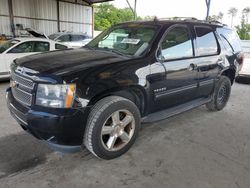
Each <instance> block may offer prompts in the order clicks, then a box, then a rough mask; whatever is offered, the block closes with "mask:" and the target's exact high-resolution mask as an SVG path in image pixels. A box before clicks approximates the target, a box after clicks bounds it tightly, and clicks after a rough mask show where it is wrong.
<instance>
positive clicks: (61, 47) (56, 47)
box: [55, 44, 68, 50]
mask: <svg viewBox="0 0 250 188" xmlns="http://www.w3.org/2000/svg"><path fill="white" fill-rule="evenodd" d="M67 48H68V47H67V46H64V45H61V44H56V45H55V49H57V50H64V49H67Z"/></svg>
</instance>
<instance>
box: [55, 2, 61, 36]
mask: <svg viewBox="0 0 250 188" xmlns="http://www.w3.org/2000/svg"><path fill="white" fill-rule="evenodd" d="M59 3H60V2H59V0H56V9H57V31H58V32H60V10H59V9H60V6H59Z"/></svg>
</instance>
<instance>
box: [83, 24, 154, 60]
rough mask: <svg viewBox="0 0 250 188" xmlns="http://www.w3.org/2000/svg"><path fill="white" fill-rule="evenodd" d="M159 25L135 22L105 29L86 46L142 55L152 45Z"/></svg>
mask: <svg viewBox="0 0 250 188" xmlns="http://www.w3.org/2000/svg"><path fill="white" fill-rule="evenodd" d="M156 31H157V27H155V26H143V25H139V24H133V25H131V26H127V25H126V26H120V27H115V28H113V29H111V30H107V31H104V32H103V33H102V34H100V35H99V36H97V37H96V38H95V39H94V40H92V41H91V42H90V43H88V44H87V45H86V47H90V48H94V49H99V50H107V51H112V52H114V53H118V54H121V55H132V56H140V55H142V54H143V53H144V52H145V51H146V50H147V49H148V48H149V46H150V44H151V42H152V39H153V37H154V36H155V34H156Z"/></svg>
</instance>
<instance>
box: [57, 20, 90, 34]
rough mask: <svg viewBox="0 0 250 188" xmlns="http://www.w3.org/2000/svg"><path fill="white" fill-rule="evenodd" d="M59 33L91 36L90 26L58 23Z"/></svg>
mask: <svg viewBox="0 0 250 188" xmlns="http://www.w3.org/2000/svg"><path fill="white" fill-rule="evenodd" d="M60 29H61V31H73V32H81V33H86V34H88V35H90V36H92V25H89V24H77V23H65V22H60Z"/></svg>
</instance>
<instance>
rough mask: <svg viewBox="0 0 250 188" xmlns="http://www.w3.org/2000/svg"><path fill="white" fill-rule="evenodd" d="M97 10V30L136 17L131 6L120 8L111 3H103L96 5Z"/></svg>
mask: <svg viewBox="0 0 250 188" xmlns="http://www.w3.org/2000/svg"><path fill="white" fill-rule="evenodd" d="M94 10H95V30H99V31H102V30H104V29H107V28H108V27H110V26H112V25H114V24H117V23H122V22H126V21H131V20H133V19H134V14H133V12H132V11H131V10H130V9H129V8H123V9H119V8H116V7H114V5H112V4H109V3H101V4H100V5H98V6H95V7H94Z"/></svg>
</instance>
